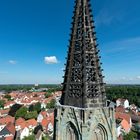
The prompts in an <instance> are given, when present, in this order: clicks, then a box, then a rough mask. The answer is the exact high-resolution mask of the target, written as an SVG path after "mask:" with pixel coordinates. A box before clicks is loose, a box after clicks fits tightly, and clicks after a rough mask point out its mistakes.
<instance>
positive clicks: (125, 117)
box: [115, 112, 131, 132]
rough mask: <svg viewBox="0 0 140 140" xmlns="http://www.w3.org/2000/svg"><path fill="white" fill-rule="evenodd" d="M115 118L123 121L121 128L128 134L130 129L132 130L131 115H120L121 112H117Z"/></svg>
mask: <svg viewBox="0 0 140 140" xmlns="http://www.w3.org/2000/svg"><path fill="white" fill-rule="evenodd" d="M115 118H116V119H121V120H122V121H121V126H122V127H123V129H124V130H125V131H126V132H129V130H130V128H131V124H130V120H131V117H130V115H129V114H126V113H120V112H116V113H115Z"/></svg>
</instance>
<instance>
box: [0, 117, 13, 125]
mask: <svg viewBox="0 0 140 140" xmlns="http://www.w3.org/2000/svg"><path fill="white" fill-rule="evenodd" d="M9 122H11V123H14V122H15V117H12V116H10V115H7V116H6V117H3V118H0V124H1V125H5V124H8V123H9Z"/></svg>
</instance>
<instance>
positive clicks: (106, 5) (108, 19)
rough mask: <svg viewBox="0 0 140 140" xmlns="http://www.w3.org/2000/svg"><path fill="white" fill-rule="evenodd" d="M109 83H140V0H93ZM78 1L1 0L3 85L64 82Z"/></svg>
mask: <svg viewBox="0 0 140 140" xmlns="http://www.w3.org/2000/svg"><path fill="white" fill-rule="evenodd" d="M91 3H92V7H93V12H94V13H93V14H94V19H95V25H96V32H97V38H98V43H99V48H100V50H101V53H100V55H101V56H102V58H101V61H102V62H103V66H102V67H103V69H104V72H103V74H104V75H105V82H106V83H113V84H114V83H115V84H140V18H139V17H140V12H139V11H140V10H139V5H140V1H139V0H133V1H132V0H91ZM73 4H74V0H12V1H11V0H2V1H0V84H35V83H39V84H44V83H45V84H49V83H61V82H62V81H63V80H62V76H63V71H62V69H63V68H64V63H65V57H66V51H67V46H68V40H69V34H70V27H71V24H70V23H71V21H72V20H71V17H72V11H73V7H74V6H73Z"/></svg>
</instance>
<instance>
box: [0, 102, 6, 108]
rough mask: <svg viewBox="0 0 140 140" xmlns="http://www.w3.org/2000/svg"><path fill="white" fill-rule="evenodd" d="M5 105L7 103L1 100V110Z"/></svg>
mask: <svg viewBox="0 0 140 140" xmlns="http://www.w3.org/2000/svg"><path fill="white" fill-rule="evenodd" d="M4 104H5V101H4V100H0V108H3V107H4Z"/></svg>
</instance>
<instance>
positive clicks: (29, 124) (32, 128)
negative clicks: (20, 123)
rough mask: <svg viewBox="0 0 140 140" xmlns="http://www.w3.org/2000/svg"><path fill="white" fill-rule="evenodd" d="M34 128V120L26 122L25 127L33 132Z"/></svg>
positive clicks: (35, 123)
mask: <svg viewBox="0 0 140 140" xmlns="http://www.w3.org/2000/svg"><path fill="white" fill-rule="evenodd" d="M36 126H37V121H36V120H35V119H30V120H27V121H26V127H28V128H29V129H30V130H34V128H35V127H36Z"/></svg>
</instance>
